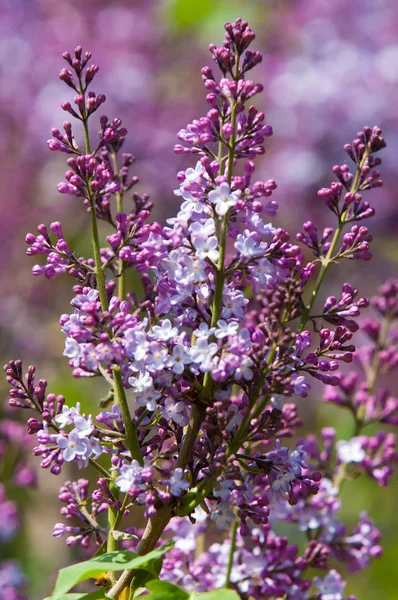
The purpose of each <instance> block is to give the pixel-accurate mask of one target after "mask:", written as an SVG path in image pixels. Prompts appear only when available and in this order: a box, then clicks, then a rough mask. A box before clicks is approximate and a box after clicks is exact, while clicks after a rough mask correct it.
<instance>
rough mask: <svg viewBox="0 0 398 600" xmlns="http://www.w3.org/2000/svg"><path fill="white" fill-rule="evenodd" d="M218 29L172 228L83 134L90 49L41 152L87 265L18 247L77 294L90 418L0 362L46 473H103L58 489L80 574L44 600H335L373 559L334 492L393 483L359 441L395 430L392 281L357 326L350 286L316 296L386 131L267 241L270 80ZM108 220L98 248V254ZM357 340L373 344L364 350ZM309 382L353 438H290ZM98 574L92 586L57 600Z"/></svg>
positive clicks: (58, 250) (371, 530)
mask: <svg viewBox="0 0 398 600" xmlns="http://www.w3.org/2000/svg"><path fill="white" fill-rule="evenodd" d="M225 31H226V39H225V41H224V42H223V44H222V45H221V46H220V47H217V46H215V45H213V44H212V45H210V52H211V55H212V58H213V60H214V63H215V66H216V69H217V74H216V73H215V71H214V70H213V69H212V68H210V67H204V68H203V69H202V79H203V83H204V86H205V89H206V94H207V95H206V102H207V104H208V112H207V113H206V115H205V116H202V117H200V118H198V119H193V120H192V122H191V123H190V124H188V125H187V126H186V128H184V129H181V130H180V131H179V132H178V140H179V143H178V144H177V145H176V146H175V152H176V153H177V154H187V155H193V156H192V158H193V160H192V166H191V167H189V168H187V169H186V170H185V171H181V172H179V173H178V175H177V180H178V184H177V189H176V190H175V191H174V193H175V195H176V196H177V197H178V198H179V199H180V201H181V206H180V209H179V212H178V213H177V215H176V216H175V217H173V218H169V219H168V220H167V222H166V225H164V226H163V225H161V224H160V223H157V222H154V221H151V220H150V216H151V210H152V203H151V202H150V199H149V197H148V196H147V195H141V194H138V193H137V192H136V191H135V190H134V187H135V185H136V183H137V181H138V178H137V177H136V176H135V175H133V174H132V172H131V166H132V164H133V162H134V159H133V157H132V156H131V155H130V154H127V153H123V152H122V149H123V144H124V141H125V139H126V136H127V130H126V129H125V127H124V126H123V123H122V122H121V120H120V119H118V118H114V119H110V118H108V116H106V115H101V116H100V117H99V135H98V137H97V138H94V137H93V136H92V135H91V129H92V127H91V126H90V127H89V123H91V122H92V121H93V115H95V113H96V114H98V112H97V111H98V110H99V109H100V107H101V110H102V107H103V105H104V103H105V101H106V98H105V95H104V94H102V93H100V94H96V93H95V92H94V91H93V88H92V82H93V80H94V78H95V76H96V74H97V72H98V66H97V65H92V64H91V63H90V59H91V54H90V53H89V52H85V53H84V52H83V50H82V48H81V47H77V48H76V49H75V51H74V53H73V54H72V55H71V54H69V53H68V52H66V53H64V55H63V57H64V59H65V61H66V67H65V68H63V69H62V70H61V72H60V79H61V80H62V81H63V82H64V83H65V84H66V85H67V86H68V87H69V88H70V89H71V90H72V94H73V98H72V100H71V101H70V100H67V101H65V102H63V104H62V109H63V110H64V111H65V112H66V113H67V118H68V119H69V118H70V117H73V119H74V120H75V121H76V122H77V124H78V125H79V126H80V130H77V128H76V127H75V126H74V125H72V123H71V121H69V120H68V121H65V122H64V123H63V126H62V130H60V129H57V128H54V129H53V130H52V138H51V139H50V140H49V142H48V146H49V148H50V150H51V151H54V152H62V153H64V154H65V155H66V159H67V165H68V170H67V171H66V173H65V180H64V181H63V182H61V183H59V185H58V191H59V192H60V193H61V194H66V195H70V196H72V197H76V198H77V199H80V200H72V201H73V202H75V201H78V202H79V201H81V202H82V204H83V206H84V207H85V209H86V211H87V213H88V215H89V220H90V223H91V232H92V256H90V257H84V256H79V254H77V253H76V251H74V250H72V248H71V247H70V245H69V244H68V241H67V240H66V239H65V238H64V235H63V230H62V226H61V223H59V222H53V223H51V224H50V225H49V226H46V225H45V224H40V225H39V226H38V234H32V233H30V234H28V235H27V237H26V241H27V244H28V246H29V248H28V252H27V253H28V254H29V255H30V256H35V257H36V256H39V255H44V257H45V260H44V261H42V262H41V263H40V264H37V265H35V266H34V267H33V274H34V275H35V276H38V277H39V276H44V277H46V278H47V279H50V280H52V279H55V278H57V277H58V276H59V275H64V274H68V275H69V276H70V277H72V279H73V280H74V281H73V294H74V297H73V299H72V300H71V305H72V307H73V309H72V312H71V313H70V314H63V315H61V318H60V323H61V328H62V332H63V333H64V335H65V350H64V356H65V357H67V358H68V359H69V364H70V366H71V368H72V373H73V375H74V376H75V377H77V378H81V377H83V378H91V377H97V378H98V377H99V378H102V379H103V380H104V383H105V384H106V385H107V386H108V394H107V396H106V398H105V399H103V400H100V401H99V409H98V412H97V414H85V413H84V412H83V411H82V408H81V406H80V405H79V404H76V405H74V404H73V399H69V400H68V399H65V398H64V397H63V396H62V395H58V396H56V395H55V394H54V393H51V392H49V391H48V389H47V387H48V385H47V381H46V380H45V379H39V378H38V377H37V375H36V369H35V367H33V366H30V367H28V369H27V371H26V372H25V371H24V369H23V366H22V363H21V361H19V360H17V361H10V362H9V363H8V364H7V365H6V366H5V371H6V375H7V381H8V382H9V384H10V385H11V386H12V389H11V392H10V400H9V403H10V405H11V406H12V407H15V408H24V409H26V410H28V411H29V412H30V416H29V418H28V422H27V424H28V433H29V434H32V435H34V436H36V439H37V445H36V446H35V448H34V450H33V454H34V455H35V456H39V457H40V459H41V466H42V467H43V468H46V469H49V470H50V471H51V473H53V474H54V475H60V474H61V472H62V471H63V470H65V466H66V464H67V463H71V464H75V465H76V467H78V468H79V469H83V468H86V467H88V466H89V465H91V467H92V468H93V469H95V470H96V472H97V475H98V479H97V483H96V485H95V486H94V487H93V486H91V485H90V482H89V479H88V478H81V477H80V476H79V477H78V478H77V479H76V480H68V481H66V482H65V483H64V484H63V485H62V487H61V490H60V495H59V499H60V501H61V503H62V508H61V515H62V520H61V521H60V522H59V523H56V524H55V527H54V536H55V537H60V538H61V537H65V539H66V543H67V545H68V546H77V545H80V546H82V547H83V548H84V549H85V551H86V553H87V552H88V553H89V555H91V556H92V558H91V559H88V560H86V561H85V562H83V563H78V564H77V565H71V566H70V567H67V568H65V569H63V570H61V572H60V574H59V577H58V579H57V582H56V584H55V589H54V592H53V594H52V596H51V598H52V599H53V600H57V599H58V600H60V599H61V598H67V597H71V598H72V597H73V598H77V597H80V598H87V600H89V598H104V597H106V598H119V599H125V598H128V597H130V598H137V597H138V596H141V595H143V597H146V598H152V599H153V600H155V599H156V598H164V599H165V598H167V597H170V598H177V599H178V598H188V597H191V598H194V597H198V598H200V597H203V599H205V598H209V600H210V598H211V596H210V595H208V594H206V593H207V592H210V591H211V590H217V594H218V595H217V598H220V599H221V600H223V599H225V600H232V599H233V598H242V599H244V600H249V599H253V598H254V599H255V600H257V599H258V600H260V599H262V598H275V599H277V598H281V597H283V598H286V599H287V600H293V599H298V600H300V599H313V600H340V599H342V598H344V597H346V596H344V587H345V583H344V580H343V578H342V575H341V574H340V573H339V572H338V570H337V568H338V567H339V565H340V566H341V567H342V568H344V567H348V568H349V569H350V570H353V571H357V570H361V569H364V568H366V567H367V566H368V565H369V563H370V561H371V559H372V558H374V557H378V556H380V554H381V552H382V550H381V546H380V534H379V531H378V529H377V527H376V526H375V524H374V523H373V522H372V520H371V519H370V518H369V517H368V516H367V515H366V514H365V513H363V512H362V513H361V514H360V515H359V520H358V525H357V526H356V527H355V528H354V529H353V530H352V531H351V530H349V529H347V527H346V526H345V525H344V523H343V522H342V521H341V520H340V519H339V511H340V508H341V500H340V497H339V492H340V490H341V487H342V485H343V482H344V480H345V479H347V478H353V477H357V476H359V475H361V474H362V475H364V476H366V475H367V476H369V477H370V478H372V479H373V480H375V482H376V483H377V484H378V485H380V486H385V485H386V484H387V483H388V480H389V478H390V476H391V473H392V466H393V464H394V462H395V461H396V459H397V456H398V455H397V452H396V440H395V435H394V434H392V433H390V432H386V431H384V430H381V431H377V432H376V433H375V434H372V435H367V434H366V432H365V431H364V428H365V427H366V426H367V425H368V424H370V423H372V424H376V425H377V424H381V423H386V424H388V425H395V424H396V421H397V408H398V400H397V399H396V398H394V396H393V395H392V393H390V392H389V391H388V389H387V388H385V387H380V386H379V381H380V377H381V376H384V375H385V374H388V372H390V371H392V369H393V368H394V367H395V366H396V364H397V356H398V354H397V351H396V342H397V339H398V338H397V330H396V329H394V325H395V323H394V319H395V318H396V317H397V316H398V282H396V281H393V280H390V281H388V282H387V283H386V284H385V285H384V286H383V287H382V289H381V290H380V295H379V296H378V297H376V298H375V299H374V300H373V305H374V307H375V315H376V316H375V317H374V318H367V319H365V320H362V321H359V322H358V317H360V316H361V312H362V311H363V310H364V309H366V308H367V307H368V305H369V301H368V300H367V299H366V298H362V297H360V296H359V292H358V290H357V289H355V288H354V287H353V286H352V285H350V284H349V283H345V284H344V285H343V287H342V290H341V291H338V292H336V295H333V296H329V297H327V298H326V299H324V301H323V302H320V306H318V305H319V302H318V301H317V300H318V296H320V297H321V296H322V289H323V287H322V286H323V283H324V280H325V277H326V276H327V274H328V273H329V270H330V269H333V268H334V267H335V265H336V264H338V263H340V262H341V261H344V260H365V261H367V260H369V259H370V258H371V251H370V242H371V240H372V236H371V233H370V232H369V230H368V228H367V227H366V226H364V225H363V224H362V221H364V220H365V219H369V218H372V217H373V216H374V214H375V209H374V208H373V206H372V205H371V204H370V201H369V200H368V192H370V191H371V190H372V189H374V188H378V187H380V186H381V185H382V181H381V179H380V172H379V166H380V164H381V160H380V158H378V157H377V156H375V155H376V154H377V153H378V152H379V151H380V150H382V149H383V148H384V147H385V145H386V144H385V141H384V139H383V137H382V132H381V130H380V129H379V128H378V127H373V128H370V127H364V128H363V130H362V131H361V132H359V133H358V134H357V137H356V138H355V139H354V141H353V142H352V143H351V144H347V145H346V146H345V147H344V150H345V152H346V154H347V157H348V159H347V160H348V162H349V164H346V163H344V164H342V165H336V166H334V167H333V173H334V175H335V178H336V180H335V181H333V182H332V183H331V184H330V186H329V187H324V188H322V189H321V190H319V192H318V196H319V202H321V201H323V204H324V206H325V211H326V209H329V211H330V213H329V214H330V217H331V224H330V226H329V227H327V228H319V227H317V225H316V224H315V223H314V222H313V221H306V222H305V223H304V224H303V227H302V231H301V232H299V233H297V235H296V239H295V238H294V237H293V238H292V237H291V236H290V235H289V233H288V232H287V231H285V230H283V229H281V228H277V227H275V226H274V225H273V224H272V220H273V219H274V217H275V215H276V213H277V209H278V205H277V202H276V200H275V199H274V192H275V189H276V183H275V181H274V180H268V181H265V182H263V181H256V179H255V175H254V174H255V164H254V161H255V159H256V157H257V156H259V155H262V154H264V152H265V145H266V143H267V138H268V137H270V136H271V135H272V133H273V132H272V127H271V126H270V125H269V124H267V122H266V121H265V116H264V113H262V112H261V111H259V110H258V109H257V108H256V107H255V106H254V105H253V104H252V98H253V97H254V96H256V95H257V94H259V93H261V91H262V85H261V84H259V83H255V82H254V81H252V80H251V79H250V78H249V77H250V71H251V70H252V69H253V68H255V67H256V66H257V65H258V64H259V63H260V62H261V60H262V55H261V53H260V52H258V51H256V50H252V49H251V47H250V46H251V44H252V42H253V40H254V38H255V35H254V33H253V31H252V30H251V29H250V27H249V26H248V24H247V22H245V21H243V20H241V19H237V20H236V21H235V23H233V24H231V23H226V25H225ZM95 116H96V115H95ZM80 138H82V140H80ZM364 194H365V197H364ZM100 221H104V225H105V226H108V228H109V230H110V231H111V233H110V235H108V237H107V238H106V242H107V244H106V245H104V246H103V247H101V242H100V230H99V222H100ZM296 242H298V243H296ZM299 244H300V245H299ZM130 272H132V273H134V275H133V277H132V276H131V275H130ZM132 280H133V281H134V282H135V285H134V286H133V287H134V289H131V287H132V286H131V285H130V282H131V281H132ZM358 330H360V331H358ZM361 331H362V332H363V334H364V335H366V336H367V337H368V338H369V340H370V345H365V344H364V345H362V346H361V347H359V348H358V349H357V348H356V346H355V345H354V344H353V338H354V335H355V337H356V338H358V339H359V340H360V339H361V338H360V334H361ZM350 363H353V364H354V365H355V364H356V365H357V366H355V369H353V370H352V371H349V372H347V371H346V370H345V365H346V364H350ZM314 380H316V381H315V383H317V382H319V383H320V385H322V386H324V387H325V401H326V402H329V403H333V404H335V405H336V406H340V407H344V408H347V409H348V410H349V411H350V412H351V414H352V417H353V431H352V437H351V438H350V439H348V440H336V432H335V431H334V430H333V429H332V428H330V427H327V428H324V429H323V430H322V431H321V432H320V435H319V436H318V437H317V436H315V435H308V436H307V437H306V438H304V439H302V440H297V438H296V441H293V440H292V441H290V442H288V440H287V438H292V437H293V436H295V435H296V429H297V428H298V427H299V426H300V423H301V422H300V419H299V417H298V415H297V410H296V404H295V403H294V401H293V398H295V397H297V398H298V402H299V403H301V404H302V403H305V398H306V397H307V395H308V392H309V389H310V388H311V385H312V383H313V381H314ZM387 383H388V377H387ZM69 473H70V471H69V469H68V475H69ZM358 508H359V510H360V509H361V507H360V506H359V507H358ZM129 514H133V515H135V519H134V522H133V523H132V521H131V520H129V519H128V515H129ZM279 521H282V522H284V523H288V524H291V525H294V526H295V532H301V533H302V534H303V535H302V542H303V543H302V544H301V546H300V547H298V546H297V545H295V544H293V543H291V541H289V539H288V538H287V537H284V536H280V535H278V533H277V531H278V522H279ZM140 523H142V527H140V526H139V524H140ZM292 535H294V536H296V533H294V534H292ZM296 537H297V536H296ZM314 569H316V570H319V574H318V575H315V576H314V574H313V570H314ZM104 572H106V573H107V575H106V576H105V575H104ZM93 577H95V578H96V583H97V586H99V587H100V588H102V589H99V590H98V591H97V592H92V591H89V589H90V588H86V591H83V592H81V594H80V595H76V594H71V595H70V596H69V595H68V592H69V591H70V590H71V589H72V588H73V587H74V585H75V584H79V583H80V582H82V581H85V580H88V579H90V578H93ZM202 594H203V596H202ZM347 598H351V599H353V598H354V596H348V597H347Z"/></svg>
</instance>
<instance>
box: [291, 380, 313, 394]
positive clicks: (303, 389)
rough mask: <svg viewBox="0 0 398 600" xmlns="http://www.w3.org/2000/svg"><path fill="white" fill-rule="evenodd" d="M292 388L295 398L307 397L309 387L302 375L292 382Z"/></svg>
mask: <svg viewBox="0 0 398 600" xmlns="http://www.w3.org/2000/svg"><path fill="white" fill-rule="evenodd" d="M293 388H294V393H295V394H296V395H297V396H301V397H302V398H306V397H307V395H308V390H309V389H310V385H309V384H308V383H307V380H306V378H305V377H304V375H299V376H298V377H296V378H295V379H294V380H293Z"/></svg>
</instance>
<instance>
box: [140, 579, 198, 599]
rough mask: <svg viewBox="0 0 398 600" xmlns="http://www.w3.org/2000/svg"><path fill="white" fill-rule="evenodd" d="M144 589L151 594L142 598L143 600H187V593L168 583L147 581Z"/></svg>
mask: <svg viewBox="0 0 398 600" xmlns="http://www.w3.org/2000/svg"><path fill="white" fill-rule="evenodd" d="M146 587H147V588H148V590H150V592H151V593H150V594H149V596H144V598H145V600H188V598H189V594H188V592H186V591H185V590H183V589H182V588H180V587H178V586H177V585H174V583H169V582H168V581H159V580H158V579H157V580H153V581H149V582H148V583H147V584H146Z"/></svg>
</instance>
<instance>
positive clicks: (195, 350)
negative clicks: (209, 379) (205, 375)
mask: <svg viewBox="0 0 398 600" xmlns="http://www.w3.org/2000/svg"><path fill="white" fill-rule="evenodd" d="M217 350H218V346H217V344H216V343H214V342H213V343H210V344H209V343H208V341H207V339H206V338H204V337H202V338H199V339H198V340H197V341H196V345H195V346H193V347H192V348H191V358H192V361H193V362H194V363H198V364H199V365H200V370H201V371H202V372H205V371H208V370H209V369H210V368H211V359H212V358H213V356H214V355H215V354H216V352H217Z"/></svg>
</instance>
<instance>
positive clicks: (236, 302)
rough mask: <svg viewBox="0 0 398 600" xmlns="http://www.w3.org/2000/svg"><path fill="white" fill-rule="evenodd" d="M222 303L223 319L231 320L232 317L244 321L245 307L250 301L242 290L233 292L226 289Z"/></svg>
mask: <svg viewBox="0 0 398 600" xmlns="http://www.w3.org/2000/svg"><path fill="white" fill-rule="evenodd" d="M222 302H223V307H222V310H221V316H222V318H223V319H229V318H230V317H237V318H238V319H242V318H243V317H244V316H245V311H244V307H245V306H246V304H247V303H248V302H249V301H248V299H247V298H245V297H244V295H243V292H241V291H240V290H234V291H231V290H229V289H228V288H224V292H223V295H222Z"/></svg>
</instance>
